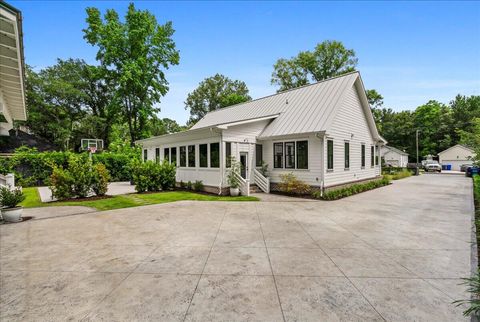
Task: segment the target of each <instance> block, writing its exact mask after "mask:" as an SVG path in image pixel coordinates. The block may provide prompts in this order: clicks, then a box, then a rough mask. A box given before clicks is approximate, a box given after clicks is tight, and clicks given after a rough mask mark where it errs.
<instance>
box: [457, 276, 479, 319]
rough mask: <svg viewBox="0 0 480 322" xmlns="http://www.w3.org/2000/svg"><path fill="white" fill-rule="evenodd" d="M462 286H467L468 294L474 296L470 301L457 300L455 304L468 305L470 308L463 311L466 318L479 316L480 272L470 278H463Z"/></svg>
mask: <svg viewBox="0 0 480 322" xmlns="http://www.w3.org/2000/svg"><path fill="white" fill-rule="evenodd" d="M462 280H463V283H462V285H466V286H467V293H469V294H471V295H472V296H471V297H470V298H469V299H465V300H457V301H454V302H453V304H456V306H464V305H468V308H467V309H466V310H465V311H463V315H464V316H470V315H478V314H480V272H479V271H477V273H476V274H475V275H474V276H473V277H470V278H463V279H462Z"/></svg>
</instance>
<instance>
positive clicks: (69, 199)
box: [59, 195, 113, 202]
mask: <svg viewBox="0 0 480 322" xmlns="http://www.w3.org/2000/svg"><path fill="white" fill-rule="evenodd" d="M110 198H113V196H107V195H105V196H91V197H86V198H68V199H62V200H59V201H60V202H65V201H95V200H102V199H110Z"/></svg>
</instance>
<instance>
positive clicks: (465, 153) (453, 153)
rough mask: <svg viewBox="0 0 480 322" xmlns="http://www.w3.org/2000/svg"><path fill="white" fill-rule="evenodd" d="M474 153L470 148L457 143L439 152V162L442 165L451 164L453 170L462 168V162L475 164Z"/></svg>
mask: <svg viewBox="0 0 480 322" xmlns="http://www.w3.org/2000/svg"><path fill="white" fill-rule="evenodd" d="M474 155H475V154H474V153H472V151H471V150H470V149H467V148H465V147H464V146H461V145H455V146H453V147H451V148H449V149H447V150H445V151H442V152H440V153H439V154H438V159H439V162H440V163H441V164H442V165H447V164H450V165H451V166H452V170H457V171H459V170H460V166H461V165H462V164H473V161H472V158H473V157H474Z"/></svg>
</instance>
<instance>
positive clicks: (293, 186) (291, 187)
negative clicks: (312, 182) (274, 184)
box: [278, 172, 310, 195]
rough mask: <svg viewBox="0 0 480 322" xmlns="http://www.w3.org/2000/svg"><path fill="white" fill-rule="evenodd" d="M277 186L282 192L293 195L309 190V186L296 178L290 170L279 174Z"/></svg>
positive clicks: (302, 193) (303, 193)
mask: <svg viewBox="0 0 480 322" xmlns="http://www.w3.org/2000/svg"><path fill="white" fill-rule="evenodd" d="M278 188H279V190H280V191H282V192H285V193H288V194H295V195H305V194H308V193H309V192H310V186H309V185H308V184H306V183H305V182H303V181H301V180H298V179H297V177H295V175H294V174H293V173H292V172H290V173H285V174H281V175H280V183H279V184H278Z"/></svg>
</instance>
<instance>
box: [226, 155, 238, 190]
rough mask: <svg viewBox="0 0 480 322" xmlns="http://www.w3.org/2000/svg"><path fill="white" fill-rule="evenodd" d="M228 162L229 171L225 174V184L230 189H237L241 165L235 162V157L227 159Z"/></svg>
mask: <svg viewBox="0 0 480 322" xmlns="http://www.w3.org/2000/svg"><path fill="white" fill-rule="evenodd" d="M229 162H230V169H229V170H228V172H227V183H228V185H229V186H230V188H238V187H240V181H239V179H238V177H239V176H240V172H241V165H240V162H237V161H236V160H235V157H232V156H230V157H229Z"/></svg>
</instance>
